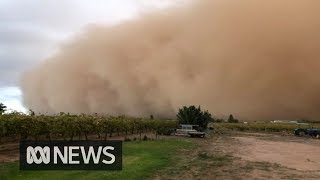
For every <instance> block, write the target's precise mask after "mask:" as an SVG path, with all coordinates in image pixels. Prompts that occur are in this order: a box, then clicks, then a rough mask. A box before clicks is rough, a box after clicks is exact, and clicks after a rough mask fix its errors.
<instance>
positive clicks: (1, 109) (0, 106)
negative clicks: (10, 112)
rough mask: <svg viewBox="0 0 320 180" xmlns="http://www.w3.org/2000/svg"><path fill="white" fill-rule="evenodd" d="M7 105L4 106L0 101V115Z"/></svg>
mask: <svg viewBox="0 0 320 180" xmlns="http://www.w3.org/2000/svg"><path fill="white" fill-rule="evenodd" d="M6 109H7V106H5V105H4V104H3V103H0V115H1V114H3V113H4V112H6Z"/></svg>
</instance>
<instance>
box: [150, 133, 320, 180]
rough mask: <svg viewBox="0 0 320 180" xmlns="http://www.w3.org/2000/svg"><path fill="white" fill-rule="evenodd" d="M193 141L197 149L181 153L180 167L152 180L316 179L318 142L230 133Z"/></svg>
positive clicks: (319, 166) (319, 162) (318, 172)
mask: <svg viewBox="0 0 320 180" xmlns="http://www.w3.org/2000/svg"><path fill="white" fill-rule="evenodd" d="M193 140H194V141H195V142H196V143H197V144H198V148H196V149H194V150H193V151H191V152H185V153H183V152H182V155H181V157H180V159H177V166H180V167H176V169H170V168H169V169H167V170H165V171H164V172H163V173H162V175H160V174H159V175H158V176H157V178H156V179H208V180H209V179H210V180H211V179H223V180H225V179H320V140H319V139H312V138H307V137H295V136H293V135H280V134H262V133H242V132H241V133H240V132H237V133H234V132H233V133H230V134H222V135H214V134H213V135H211V137H208V138H205V139H193ZM203 154H206V155H205V157H204V158H202V157H203ZM186 157H187V158H186ZM178 164H183V165H178Z"/></svg>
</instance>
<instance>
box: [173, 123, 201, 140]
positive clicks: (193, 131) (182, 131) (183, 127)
mask: <svg viewBox="0 0 320 180" xmlns="http://www.w3.org/2000/svg"><path fill="white" fill-rule="evenodd" d="M198 128H199V125H191V124H180V125H179V128H178V129H176V135H177V136H179V135H185V136H191V137H204V136H205V133H204V132H200V131H198V130H197V129H198Z"/></svg>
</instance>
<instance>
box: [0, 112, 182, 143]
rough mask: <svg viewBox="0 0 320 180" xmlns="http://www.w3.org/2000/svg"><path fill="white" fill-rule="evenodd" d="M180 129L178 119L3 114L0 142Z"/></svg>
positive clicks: (64, 114) (94, 136)
mask: <svg viewBox="0 0 320 180" xmlns="http://www.w3.org/2000/svg"><path fill="white" fill-rule="evenodd" d="M176 127H177V121H176V120H156V119H142V118H134V117H126V116H100V115H97V114H94V115H87V114H81V115H71V114H66V113H60V114H57V115H53V116H48V115H26V114H22V113H17V112H14V113H10V114H3V115H0V143H3V142H5V141H7V140H8V139H11V140H12V139H14V140H23V139H32V140H43V139H48V140H53V139H63V140H71V141H72V140H77V139H85V140H88V139H90V138H91V139H96V138H98V139H99V138H101V139H105V140H107V139H108V138H109V137H111V136H117V135H120V136H127V135H128V134H133V133H139V134H140V135H141V133H143V132H154V133H156V134H157V132H159V130H161V129H170V128H171V129H172V128H176Z"/></svg>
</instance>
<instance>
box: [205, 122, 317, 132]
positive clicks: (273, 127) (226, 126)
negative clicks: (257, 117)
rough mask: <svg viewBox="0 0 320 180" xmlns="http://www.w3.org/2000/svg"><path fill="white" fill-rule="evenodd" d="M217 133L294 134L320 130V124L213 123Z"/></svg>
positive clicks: (211, 125) (212, 126) (212, 125)
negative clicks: (231, 131) (312, 129)
mask: <svg viewBox="0 0 320 180" xmlns="http://www.w3.org/2000/svg"><path fill="white" fill-rule="evenodd" d="M209 126H210V127H211V128H213V129H215V131H217V132H222V131H224V130H235V131H252V132H289V133H291V132H293V131H294V129H296V128H320V124H309V125H305V124H285V123H283V124H282V123H247V124H244V123H212V124H210V125H209Z"/></svg>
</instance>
